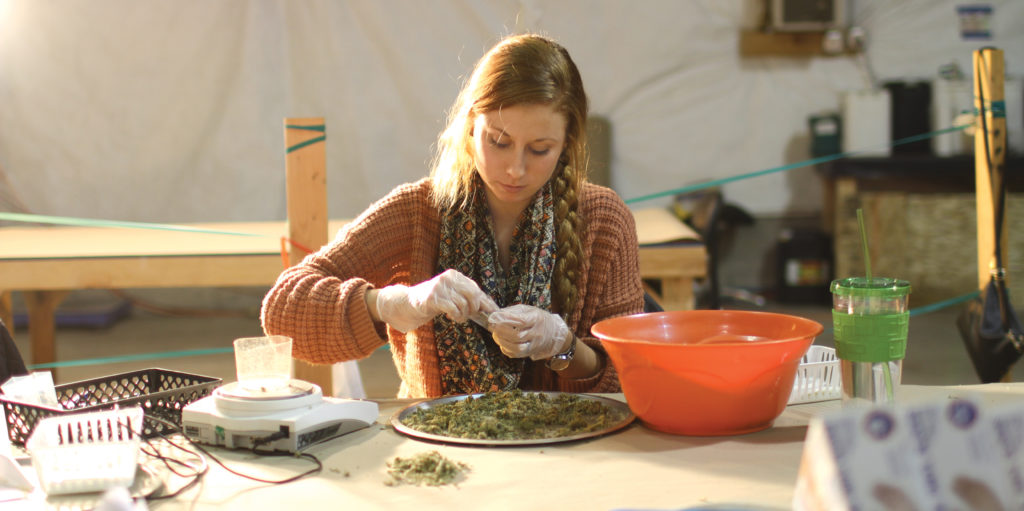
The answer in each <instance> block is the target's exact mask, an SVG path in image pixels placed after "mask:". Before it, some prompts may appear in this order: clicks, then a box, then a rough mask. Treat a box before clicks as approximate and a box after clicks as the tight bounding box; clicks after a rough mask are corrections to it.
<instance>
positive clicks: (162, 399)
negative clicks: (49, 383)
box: [0, 368, 221, 445]
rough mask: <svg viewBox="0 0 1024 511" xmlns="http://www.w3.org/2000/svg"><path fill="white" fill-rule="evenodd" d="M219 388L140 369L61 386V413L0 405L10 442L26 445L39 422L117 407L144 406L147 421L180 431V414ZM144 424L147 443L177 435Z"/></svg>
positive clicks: (215, 382)
mask: <svg viewBox="0 0 1024 511" xmlns="http://www.w3.org/2000/svg"><path fill="white" fill-rule="evenodd" d="M220 385H221V379H220V378H212V377H209V376H199V375H197V374H189V373H182V372H178V371H168V370H167V369H156V368H153V369H140V370H138V371H132V372H130V373H121V374H115V375H112V376H104V377H102V378H95V379H92V380H84V381H79V382H74V383H67V384H64V385H57V386H56V391H57V401H58V402H59V403H60V405H61V408H56V407H49V406H43V405H34V404H29V403H22V402H19V401H13V400H9V399H8V398H7V397H6V396H4V395H2V394H0V403H2V404H3V409H4V415H5V416H6V418H7V434H8V436H9V437H10V438H11V443H13V444H15V445H25V442H26V441H28V438H29V437H30V436H31V435H32V430H33V429H35V427H36V424H37V423H38V422H39V421H40V420H41V419H45V418H47V417H52V416H57V415H70V414H76V413H85V412H96V411H100V410H110V409H113V408H114V407H119V408H128V407H132V406H142V409H143V412H144V414H145V416H146V417H157V418H160V419H163V420H165V421H167V422H170V423H173V424H175V425H177V426H179V427H180V426H181V409H182V408H184V407H185V405H187V404H189V403H191V402H193V401H196V400H198V399H200V398H203V397H206V396H208V395H210V393H211V392H213V389H215V388H217V387H219V386H220ZM143 424H144V431H143V436H144V437H145V438H151V437H154V436H157V435H161V434H171V433H173V432H174V431H172V429H173V428H171V427H170V426H168V425H166V424H164V423H162V422H159V421H154V420H148V421H143Z"/></svg>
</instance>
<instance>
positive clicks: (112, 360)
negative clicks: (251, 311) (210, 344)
mask: <svg viewBox="0 0 1024 511" xmlns="http://www.w3.org/2000/svg"><path fill="white" fill-rule="evenodd" d="M233 352H234V348H209V349H202V350H183V351H163V352H159V353H139V354H135V355H121V356H117V357H103V358H85V359H80V360H66V361H64V362H49V363H46V364H31V365H29V366H28V368H29V369H50V368H56V367H76V366H92V365H100V364H116V363H119V362H135V361H138V360H157V359H161V358H178V357H192V356H196V355H222V354H225V353H233Z"/></svg>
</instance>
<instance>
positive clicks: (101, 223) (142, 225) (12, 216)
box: [0, 211, 264, 236]
mask: <svg viewBox="0 0 1024 511" xmlns="http://www.w3.org/2000/svg"><path fill="white" fill-rule="evenodd" d="M0 220H8V221H11V222H29V223H37V224H55V225H75V226H79V227H124V228H128V229H151V230H158V231H182V232H198V233H203V234H227V235H230V236H264V235H263V234H253V233H250V232H234V231H222V230H218V229H203V228H199V227H186V226H183V225H171V224H153V223H148V222H122V221H119V220H94V219H89V218H72V217H66V216H47V215H32V214H28V213H9V212H6V211H0Z"/></svg>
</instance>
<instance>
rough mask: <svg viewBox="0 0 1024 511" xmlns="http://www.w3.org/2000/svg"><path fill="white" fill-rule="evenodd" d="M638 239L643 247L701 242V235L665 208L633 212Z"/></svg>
mask: <svg viewBox="0 0 1024 511" xmlns="http://www.w3.org/2000/svg"><path fill="white" fill-rule="evenodd" d="M633 219H634V220H635V221H636V237H637V241H639V242H640V244H641V245H653V244H657V243H668V242H672V241H687V240H695V241H699V240H700V235H699V234H697V231H694V230H693V229H692V228H690V226H688V225H686V224H684V223H683V222H682V221H680V220H679V219H678V218H676V216H675V215H673V214H672V213H671V212H669V211H668V210H667V209H663V208H647V209H635V210H633Z"/></svg>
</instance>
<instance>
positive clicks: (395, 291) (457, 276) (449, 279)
mask: <svg viewBox="0 0 1024 511" xmlns="http://www.w3.org/2000/svg"><path fill="white" fill-rule="evenodd" d="M368 299H369V298H368ZM374 301H375V304H376V315H374V314H373V312H374V311H373V309H372V308H371V315H373V316H374V317H375V318H376V319H379V320H381V321H384V322H385V323H387V324H389V325H391V327H392V328H394V329H395V330H398V331H400V332H408V331H410V330H414V329H416V328H417V327H419V326H420V325H422V324H424V323H426V322H427V321H430V320H431V319H433V318H434V316H437V315H438V314H447V315H448V317H449V318H451V319H452V321H455V322H463V321H466V319H467V318H468V317H469V316H471V315H473V314H475V313H477V312H484V313H489V312H491V311H494V310H497V308H498V306H497V305H496V304H495V303H494V300H491V297H490V296H487V293H484V292H483V291H482V290H481V289H480V286H477V284H476V282H473V280H472V279H470V278H469V277H467V276H465V275H463V274H461V273H459V272H458V271H455V270H446V271H445V272H444V273H442V274H440V275H438V276H436V277H434V278H432V279H430V280H428V281H426V282H421V283H419V284H416V285H415V286H412V287H409V286H404V285H401V284H396V285H393V286H387V287H383V288H381V289H378V290H376V297H374Z"/></svg>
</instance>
